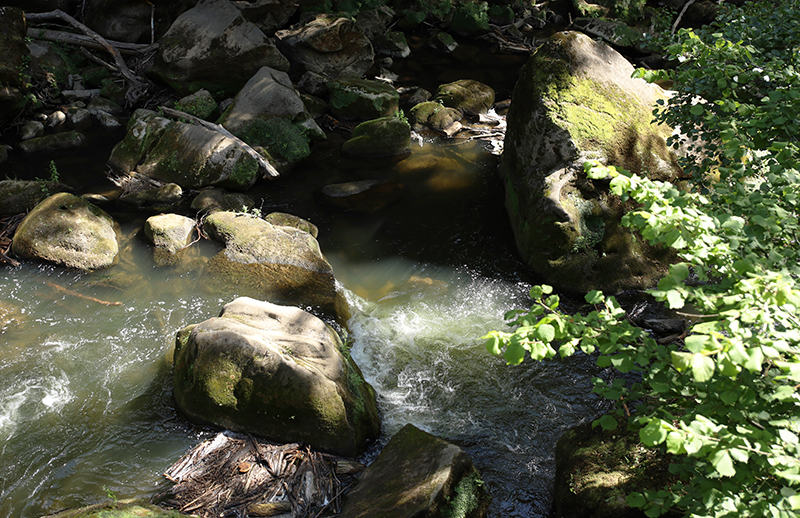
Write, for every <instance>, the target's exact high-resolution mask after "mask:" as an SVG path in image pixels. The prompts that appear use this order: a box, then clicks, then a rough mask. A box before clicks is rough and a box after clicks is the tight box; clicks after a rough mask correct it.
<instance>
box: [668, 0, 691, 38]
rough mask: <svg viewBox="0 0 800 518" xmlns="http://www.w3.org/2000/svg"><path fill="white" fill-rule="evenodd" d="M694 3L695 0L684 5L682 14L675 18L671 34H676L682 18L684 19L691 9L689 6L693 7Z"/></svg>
mask: <svg viewBox="0 0 800 518" xmlns="http://www.w3.org/2000/svg"><path fill="white" fill-rule="evenodd" d="M694 2H695V0H689V1H688V2H686V3H685V4H683V9H681V12H680V14H678V17H677V18H675V23H673V24H672V29H670V31H669V32H672V33H674V32H675V29H677V28H678V24H679V23H681V18H683V15H684V14H686V10H687V9H689V6H690V5H692V4H693V3H694Z"/></svg>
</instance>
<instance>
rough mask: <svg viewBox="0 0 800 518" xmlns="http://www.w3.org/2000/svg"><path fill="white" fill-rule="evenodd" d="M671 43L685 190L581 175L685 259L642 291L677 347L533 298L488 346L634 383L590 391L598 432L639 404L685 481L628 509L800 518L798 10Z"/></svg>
mask: <svg viewBox="0 0 800 518" xmlns="http://www.w3.org/2000/svg"><path fill="white" fill-rule="evenodd" d="M668 43H669V45H668V52H669V54H670V56H671V57H672V58H674V59H676V60H677V61H678V62H679V63H680V64H679V66H678V68H677V69H676V70H674V71H672V72H671V73H670V78H671V79H672V80H673V82H674V88H675V89H676V90H677V92H678V93H677V94H676V95H675V96H673V97H672V98H671V99H670V100H669V102H668V103H664V104H663V105H662V106H661V109H660V110H658V111H657V118H658V120H659V121H661V122H664V123H667V124H670V125H672V126H679V127H680V128H681V129H682V130H683V132H684V135H683V136H680V137H675V138H673V139H672V142H671V143H672V145H674V146H676V147H678V146H680V145H684V146H687V147H688V148H689V150H690V153H689V155H688V156H687V157H686V158H685V159H684V160H683V165H684V168H685V170H686V172H687V173H689V174H690V175H691V177H692V182H691V186H690V187H691V188H690V190H686V189H684V188H681V189H679V188H677V187H676V186H674V185H672V184H670V183H663V182H654V181H650V180H648V179H646V178H642V177H639V176H636V175H632V174H630V173H627V172H625V171H622V170H618V169H615V168H614V167H606V166H602V165H600V164H597V163H587V164H586V175H587V177H588V178H590V179H594V180H596V181H606V182H608V183H609V187H610V189H611V190H612V191H613V192H614V193H616V194H617V195H619V196H621V197H622V198H623V199H627V198H632V199H634V200H635V201H636V202H638V207H639V208H638V209H635V210H633V211H632V212H630V213H628V214H627V215H626V216H625V217H624V219H623V223H624V224H625V225H627V226H629V227H632V228H634V229H636V230H638V231H639V232H640V233H641V235H642V237H644V238H645V239H647V240H649V241H650V242H651V243H660V244H663V245H665V246H669V247H672V248H673V249H675V250H676V252H677V253H678V255H679V257H680V258H681V260H682V262H680V263H678V264H675V265H673V266H672V267H670V269H669V272H668V274H667V275H666V276H665V277H664V278H663V279H662V280H661V281H660V283H659V284H658V287H657V288H656V289H653V290H650V292H649V293H650V294H651V295H652V296H653V297H655V298H656V299H657V300H659V301H663V302H664V303H665V304H666V306H667V307H669V308H671V309H673V310H676V311H680V312H682V313H683V314H684V315H685V316H687V317H688V318H690V321H691V325H690V327H689V329H688V331H687V335H686V336H685V338H683V339H677V340H675V341H674V342H673V343H671V344H660V343H658V342H657V341H656V340H655V339H654V338H652V337H651V336H650V334H649V333H648V332H647V331H646V330H644V329H642V328H639V327H635V326H634V325H633V324H631V323H630V321H629V320H628V319H627V315H626V312H625V310H624V309H623V308H622V307H620V305H619V304H618V303H617V301H616V300H615V298H614V297H607V296H605V295H603V294H602V293H599V292H596V291H595V292H591V293H589V294H587V296H586V303H587V307H586V308H585V311H584V312H582V313H575V314H569V313H565V312H563V311H561V310H560V309H559V303H560V299H559V297H558V296H557V295H555V294H553V293H552V289H551V288H550V287H549V286H535V287H534V288H533V289H532V290H531V297H532V298H533V300H534V303H533V306H532V307H531V308H530V309H528V310H514V311H510V312H509V313H508V314H507V315H506V316H507V318H508V319H509V320H510V325H511V326H513V327H515V329H514V330H513V331H512V332H498V331H493V332H491V333H489V334H488V335H487V336H486V339H487V344H486V345H487V348H488V349H489V350H490V351H491V352H492V353H494V354H502V355H503V356H504V358H505V360H506V361H507V362H508V363H509V364H519V363H520V362H521V361H522V360H523V359H524V358H525V357H526V356H531V357H532V358H534V359H536V360H542V359H545V358H552V357H555V356H556V355H560V356H569V355H571V354H573V353H575V352H576V351H578V350H580V351H583V352H585V353H589V354H596V355H597V364H598V366H600V367H609V368H614V369H617V370H618V371H620V372H624V373H637V375H638V381H636V382H635V383H631V382H627V381H625V380H626V379H629V378H622V377H620V378H618V379H615V380H614V381H613V382H611V383H610V384H609V383H606V382H604V381H602V380H600V379H597V380H595V389H594V390H595V392H597V393H598V394H600V395H602V396H603V397H604V398H606V399H608V400H610V401H612V402H615V403H616V405H617V408H616V410H615V411H614V412H613V413H612V414H610V415H606V416H603V417H601V418H600V419H598V420H597V421H596V424H597V425H599V426H602V427H604V428H613V427H615V426H617V424H616V423H617V418H623V419H624V418H625V417H626V415H627V410H628V409H635V411H634V413H633V414H632V415H631V417H630V419H629V426H632V427H635V428H638V429H639V436H640V439H641V441H642V442H643V443H644V444H646V445H648V446H651V447H658V448H663V449H665V450H666V451H667V452H669V453H673V454H676V455H675V461H676V462H675V463H674V464H673V465H672V466H671V467H670V471H671V472H672V473H674V474H675V475H677V476H679V477H680V480H679V482H677V483H675V484H673V485H671V486H670V487H668V488H663V489H661V490H654V491H648V492H643V493H633V494H631V495H629V497H628V503H629V504H630V505H632V506H634V507H640V508H642V509H643V510H644V511H645V514H646V515H647V516H658V515H660V514H662V513H663V512H666V510H667V509H670V508H672V509H676V510H679V511H682V512H684V513H686V514H687V515H691V516H697V517H710V516H714V517H737V518H738V517H754V518H755V517H758V518H761V517H766V516H774V517H794V516H800V394H799V393H798V388H800V310H799V309H798V308H799V307H800V283H799V282H798V278H800V256H799V254H800V241H798V239H800V238H798V236H800V222H799V221H798V216H800V172H799V171H798V170H800V162H798V157H799V156H800V142H798V139H797V135H798V131H799V130H800V53H798V52H797V49H798V48H800V0H787V1H784V2H782V3H780V4H776V3H772V2H753V3H748V4H745V6H744V7H743V8H741V9H736V8H727V10H726V11H724V14H723V15H722V16H721V18H720V19H719V20H718V21H717V22H716V23H715V24H714V25H713V26H711V27H707V28H704V29H702V30H698V31H688V30H682V31H680V32H679V33H678V34H677V35H675V36H674V39H673V40H672V41H671V42H668ZM640 75H643V76H644V75H647V74H645V73H642V74H640Z"/></svg>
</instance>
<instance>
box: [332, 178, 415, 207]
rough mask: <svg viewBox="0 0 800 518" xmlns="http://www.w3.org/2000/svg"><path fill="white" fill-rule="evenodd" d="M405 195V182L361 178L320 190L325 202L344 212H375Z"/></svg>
mask: <svg viewBox="0 0 800 518" xmlns="http://www.w3.org/2000/svg"><path fill="white" fill-rule="evenodd" d="M402 196H403V184H401V183H397V182H387V181H380V180H360V181H357V182H346V183H336V184H331V185H326V186H325V187H323V188H322V191H321V192H320V198H321V200H322V202H323V203H326V204H327V205H330V206H331V207H334V208H336V209H338V210H341V211H344V212H355V213H358V214H374V213H375V212H378V211H380V210H382V209H384V208H385V207H387V206H388V205H390V204H392V203H394V202H396V201H398V200H399V199H400V198H401V197H402Z"/></svg>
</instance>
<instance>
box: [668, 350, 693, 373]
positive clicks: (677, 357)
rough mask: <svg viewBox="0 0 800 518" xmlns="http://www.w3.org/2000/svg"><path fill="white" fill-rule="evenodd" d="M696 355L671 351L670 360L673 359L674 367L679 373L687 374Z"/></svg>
mask: <svg viewBox="0 0 800 518" xmlns="http://www.w3.org/2000/svg"><path fill="white" fill-rule="evenodd" d="M693 356H694V354H692V353H685V352H680V351H671V352H670V358H671V359H672V365H673V366H674V367H675V370H677V371H678V372H686V371H687V370H689V368H690V367H691V366H692V357H693Z"/></svg>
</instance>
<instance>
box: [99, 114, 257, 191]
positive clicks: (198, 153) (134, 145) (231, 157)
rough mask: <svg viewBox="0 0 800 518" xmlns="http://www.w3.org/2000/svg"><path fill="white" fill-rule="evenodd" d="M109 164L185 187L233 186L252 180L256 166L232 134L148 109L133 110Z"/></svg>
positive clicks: (242, 187)
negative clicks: (161, 115) (159, 114)
mask: <svg viewBox="0 0 800 518" xmlns="http://www.w3.org/2000/svg"><path fill="white" fill-rule="evenodd" d="M108 164H109V166H111V168H112V169H113V170H114V171H116V172H119V173H123V174H126V173H129V172H131V171H137V172H138V173H140V174H143V175H145V176H148V177H150V178H154V179H156V180H159V181H161V182H165V183H175V184H178V185H179V186H181V187H183V188H185V189H199V188H203V187H208V186H218V187H221V188H226V189H231V190H237V191H242V190H245V189H247V188H249V187H251V186H252V185H253V183H255V181H256V179H257V178H258V167H259V166H258V163H257V162H256V160H255V159H254V158H253V157H252V156H250V155H249V154H248V153H247V152H245V151H244V149H243V148H242V147H241V145H240V144H238V143H237V142H236V141H235V140H233V139H230V138H228V137H226V136H224V135H222V134H221V133H219V132H217V131H214V130H211V129H207V128H204V127H202V126H196V125H193V124H187V123H184V122H179V121H170V120H168V119H165V118H163V117H159V116H158V115H157V114H156V113H154V112H150V111H147V110H137V111H136V112H135V113H134V116H133V117H132V118H131V120H130V121H129V123H128V132H127V134H126V135H125V138H124V139H123V140H122V141H121V142H120V143H118V144H117V145H116V146H114V149H113V150H112V151H111V156H110V157H109V159H108Z"/></svg>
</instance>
